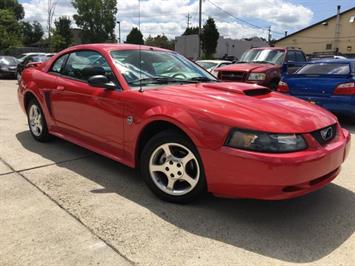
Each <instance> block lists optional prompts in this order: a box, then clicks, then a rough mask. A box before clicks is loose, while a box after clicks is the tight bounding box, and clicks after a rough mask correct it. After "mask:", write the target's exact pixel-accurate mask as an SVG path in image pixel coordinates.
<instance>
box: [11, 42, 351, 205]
mask: <svg viewBox="0 0 355 266" xmlns="http://www.w3.org/2000/svg"><path fill="white" fill-rule="evenodd" d="M18 97H19V102H20V105H21V107H22V108H23V110H24V111H25V112H26V114H27V117H28V123H29V129H30V132H31V134H32V135H33V137H34V138H35V139H36V140H38V141H47V140H49V139H50V137H51V136H57V137H60V138H63V139H66V140H68V141H70V142H73V143H76V144H78V145H80V146H83V147H85V148H87V149H90V150H92V151H94V152H97V153H99V154H102V155H104V156H107V157H109V158H111V159H113V160H116V161H118V162H121V163H124V164H126V165H128V166H130V167H140V169H141V171H142V175H143V177H144V179H145V181H146V183H147V184H148V186H149V187H150V188H151V190H152V191H153V192H154V193H155V194H157V195H158V196H159V197H160V198H162V199H165V200H168V201H174V202H188V201H191V200H193V199H195V198H196V197H198V196H199V195H200V194H201V193H203V192H204V191H206V190H207V191H209V192H211V193H213V194H215V195H219V196H225V197H242V198H257V199H287V198H292V197H297V196H300V195H303V194H306V193H309V192H311V191H314V190H317V189H319V188H321V187H323V186H324V185H326V184H328V183H329V182H331V181H332V180H333V179H334V178H335V177H336V176H337V175H338V173H339V170H340V166H341V164H342V163H343V162H344V160H345V158H346V157H347V154H348V151H349V146H350V134H349V132H348V131H347V130H345V129H342V128H341V127H340V125H339V123H338V121H337V119H336V118H335V117H334V116H333V115H332V114H330V113H329V112H327V111H325V110H323V109H321V108H319V107H317V106H314V105H312V104H309V103H306V102H304V101H302V100H298V99H296V98H292V97H289V96H286V95H282V94H279V93H276V92H271V91H270V90H269V89H267V88H264V87H261V86H258V85H251V84H243V83H223V82H218V81H217V80H216V79H215V78H214V77H213V76H211V75H210V74H209V73H208V72H206V71H205V70H203V69H202V68H200V67H199V66H197V65H195V64H194V63H192V62H190V61H189V60H187V59H185V58H184V57H183V56H181V55H179V54H177V53H175V52H171V51H167V50H163V49H158V48H154V47H146V46H135V45H116V44H90V45H80V46H76V47H72V48H69V49H67V50H64V51H62V52H60V53H59V54H57V55H55V56H54V57H52V58H51V59H50V60H49V61H48V62H46V63H43V64H41V65H39V66H32V67H29V68H27V69H26V70H25V71H24V72H23V76H22V79H21V81H20V85H19V90H18Z"/></svg>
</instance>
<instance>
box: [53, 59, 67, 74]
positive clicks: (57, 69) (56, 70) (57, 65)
mask: <svg viewBox="0 0 355 266" xmlns="http://www.w3.org/2000/svg"><path fill="white" fill-rule="evenodd" d="M67 58H68V54H65V55H62V56H61V57H59V58H58V59H57V60H56V61H55V62H54V64H53V65H52V68H51V70H50V71H49V72H54V73H60V72H61V71H62V68H63V66H64V62H65V60H66V59H67Z"/></svg>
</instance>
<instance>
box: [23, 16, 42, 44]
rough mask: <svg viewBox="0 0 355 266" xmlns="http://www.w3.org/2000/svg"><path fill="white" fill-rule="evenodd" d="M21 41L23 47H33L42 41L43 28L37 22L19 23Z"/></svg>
mask: <svg viewBox="0 0 355 266" xmlns="http://www.w3.org/2000/svg"><path fill="white" fill-rule="evenodd" d="M21 31H22V40H23V43H24V44H25V45H29V46H31V45H33V44H35V43H37V42H39V41H40V40H41V39H42V36H43V34H44V32H43V28H42V26H41V24H39V22H38V21H34V22H33V23H30V22H25V21H23V22H21Z"/></svg>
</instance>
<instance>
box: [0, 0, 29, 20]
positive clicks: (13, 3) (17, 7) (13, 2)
mask: <svg viewBox="0 0 355 266" xmlns="http://www.w3.org/2000/svg"><path fill="white" fill-rule="evenodd" d="M0 9H6V10H9V11H11V12H13V13H14V15H15V17H16V20H20V19H23V18H24V17H25V11H24V10H23V6H22V5H21V4H20V3H19V2H18V1H17V0H0Z"/></svg>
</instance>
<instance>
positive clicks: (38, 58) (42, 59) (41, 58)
mask: <svg viewBox="0 0 355 266" xmlns="http://www.w3.org/2000/svg"><path fill="white" fill-rule="evenodd" d="M48 59H49V58H48V57H47V56H34V57H33V58H32V62H36V63H37V62H39V63H40V62H45V61H47V60H48Z"/></svg>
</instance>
